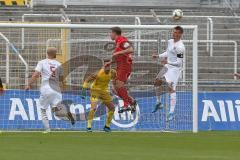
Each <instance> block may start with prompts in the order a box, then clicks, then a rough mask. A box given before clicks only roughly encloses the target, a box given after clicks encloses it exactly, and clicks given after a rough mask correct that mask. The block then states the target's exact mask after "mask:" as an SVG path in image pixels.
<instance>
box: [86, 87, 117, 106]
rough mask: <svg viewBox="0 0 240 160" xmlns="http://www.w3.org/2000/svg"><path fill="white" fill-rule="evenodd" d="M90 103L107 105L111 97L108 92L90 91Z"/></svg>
mask: <svg viewBox="0 0 240 160" xmlns="http://www.w3.org/2000/svg"><path fill="white" fill-rule="evenodd" d="M90 93H91V98H90V101H91V102H98V101H102V102H103V103H108V102H111V101H112V97H111V95H110V93H109V92H108V91H103V90H93V89H91V91H90Z"/></svg>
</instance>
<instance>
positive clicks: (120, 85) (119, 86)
mask: <svg viewBox="0 0 240 160" xmlns="http://www.w3.org/2000/svg"><path fill="white" fill-rule="evenodd" d="M124 85H125V83H124V82H122V81H120V80H116V81H115V83H114V88H115V89H116V91H117V93H118V96H119V97H120V98H122V100H123V102H124V104H123V107H121V108H120V109H119V111H118V113H123V112H125V111H132V112H135V111H136V105H137V102H136V100H134V99H133V98H132V97H130V96H129V94H128V91H127V89H126V87H125V86H124ZM129 105H131V106H129Z"/></svg>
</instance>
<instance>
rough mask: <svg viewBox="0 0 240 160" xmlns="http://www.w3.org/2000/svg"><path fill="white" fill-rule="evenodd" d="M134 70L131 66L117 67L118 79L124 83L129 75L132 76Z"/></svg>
mask: <svg viewBox="0 0 240 160" xmlns="http://www.w3.org/2000/svg"><path fill="white" fill-rule="evenodd" d="M131 72H132V69H131V67H129V68H117V76H116V80H119V81H122V82H124V83H126V82H127V80H128V77H129V76H130V74H131Z"/></svg>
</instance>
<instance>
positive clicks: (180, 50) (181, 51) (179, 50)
mask: <svg viewBox="0 0 240 160" xmlns="http://www.w3.org/2000/svg"><path fill="white" fill-rule="evenodd" d="M176 53H177V58H183V56H184V54H185V48H184V47H182V46H181V47H178V48H177V49H176Z"/></svg>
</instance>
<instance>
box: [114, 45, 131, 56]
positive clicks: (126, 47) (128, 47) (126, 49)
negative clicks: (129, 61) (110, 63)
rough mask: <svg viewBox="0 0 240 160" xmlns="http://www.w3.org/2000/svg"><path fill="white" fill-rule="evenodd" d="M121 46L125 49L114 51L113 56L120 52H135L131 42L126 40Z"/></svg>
mask: <svg viewBox="0 0 240 160" xmlns="http://www.w3.org/2000/svg"><path fill="white" fill-rule="evenodd" d="M121 46H122V49H123V50H121V51H118V52H114V53H113V56H116V55H120V54H132V53H133V52H134V49H133V46H132V45H131V44H130V43H129V42H124V43H123V44H121Z"/></svg>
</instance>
